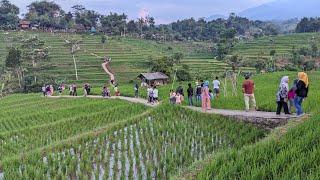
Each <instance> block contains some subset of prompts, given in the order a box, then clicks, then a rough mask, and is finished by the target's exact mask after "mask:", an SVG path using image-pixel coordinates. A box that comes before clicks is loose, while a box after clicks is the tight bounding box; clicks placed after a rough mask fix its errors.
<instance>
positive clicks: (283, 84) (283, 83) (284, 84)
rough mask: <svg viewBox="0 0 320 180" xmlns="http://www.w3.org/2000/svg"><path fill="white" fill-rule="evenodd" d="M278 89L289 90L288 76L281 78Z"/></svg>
mask: <svg viewBox="0 0 320 180" xmlns="http://www.w3.org/2000/svg"><path fill="white" fill-rule="evenodd" d="M279 87H280V88H283V87H285V88H287V90H289V76H283V77H282V78H281V82H280V86H279Z"/></svg>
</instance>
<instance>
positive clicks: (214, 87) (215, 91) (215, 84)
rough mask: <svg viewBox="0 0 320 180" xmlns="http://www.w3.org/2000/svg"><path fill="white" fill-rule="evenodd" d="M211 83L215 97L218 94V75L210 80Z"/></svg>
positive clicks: (217, 96)
mask: <svg viewBox="0 0 320 180" xmlns="http://www.w3.org/2000/svg"><path fill="white" fill-rule="evenodd" d="M212 84H213V92H214V95H215V96H216V98H219V94H220V81H219V77H218V76H217V77H216V79H215V80H214V81H213V82H212Z"/></svg>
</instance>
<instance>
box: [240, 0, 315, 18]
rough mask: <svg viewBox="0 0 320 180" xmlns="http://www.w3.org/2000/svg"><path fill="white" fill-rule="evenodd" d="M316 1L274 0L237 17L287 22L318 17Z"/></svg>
mask: <svg viewBox="0 0 320 180" xmlns="http://www.w3.org/2000/svg"><path fill="white" fill-rule="evenodd" d="M319 6H320V1H318V0H304V1H301V0H276V1H273V2H270V3H266V4H263V5H261V6H258V7H255V8H250V9H247V10H245V11H243V12H240V13H239V15H240V16H242V17H247V18H249V19H253V20H287V19H292V18H302V17H317V16H320V13H319V11H318V7H319Z"/></svg>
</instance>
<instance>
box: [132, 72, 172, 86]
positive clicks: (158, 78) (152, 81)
mask: <svg viewBox="0 0 320 180" xmlns="http://www.w3.org/2000/svg"><path fill="white" fill-rule="evenodd" d="M138 78H140V79H141V84H142V85H143V86H146V85H157V86H158V85H164V84H167V83H168V82H169V77H168V76H167V75H165V74H163V73H161V72H152V73H141V74H140V75H139V76H138Z"/></svg>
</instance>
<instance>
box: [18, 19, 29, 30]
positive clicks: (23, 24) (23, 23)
mask: <svg viewBox="0 0 320 180" xmlns="http://www.w3.org/2000/svg"><path fill="white" fill-rule="evenodd" d="M30 24H31V23H30V21H25V20H21V21H20V22H19V27H20V28H21V29H30Z"/></svg>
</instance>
